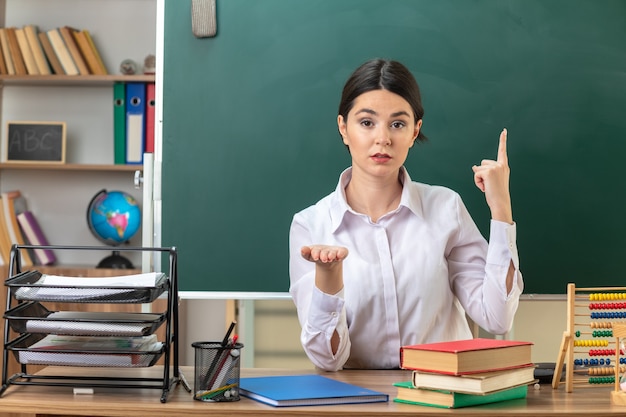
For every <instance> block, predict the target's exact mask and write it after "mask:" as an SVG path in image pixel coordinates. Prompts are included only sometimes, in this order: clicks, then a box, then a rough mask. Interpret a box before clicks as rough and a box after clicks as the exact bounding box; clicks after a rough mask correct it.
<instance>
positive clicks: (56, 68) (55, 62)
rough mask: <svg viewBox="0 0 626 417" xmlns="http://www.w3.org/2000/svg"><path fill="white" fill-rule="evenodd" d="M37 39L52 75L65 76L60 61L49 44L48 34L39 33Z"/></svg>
mask: <svg viewBox="0 0 626 417" xmlns="http://www.w3.org/2000/svg"><path fill="white" fill-rule="evenodd" d="M37 37H38V38H39V42H40V43H41V47H42V48H43V51H44V53H45V54H46V59H47V60H48V63H49V64H50V67H52V72H53V73H54V74H65V70H64V69H63V66H62V65H61V61H59V57H58V56H57V53H56V52H55V51H54V48H53V47H52V44H51V43H50V39H49V38H48V34H47V33H46V32H39V33H38V34H37Z"/></svg>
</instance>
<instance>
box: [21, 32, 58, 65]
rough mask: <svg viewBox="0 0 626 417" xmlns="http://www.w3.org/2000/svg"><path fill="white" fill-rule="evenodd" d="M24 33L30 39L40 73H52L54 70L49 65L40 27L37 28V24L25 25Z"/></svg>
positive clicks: (29, 42) (29, 43)
mask: <svg viewBox="0 0 626 417" xmlns="http://www.w3.org/2000/svg"><path fill="white" fill-rule="evenodd" d="M24 33H25V34H26V39H28V45H29V46H30V50H31V52H32V53H33V58H34V59H35V64H36V65H37V70H38V71H39V74H42V75H49V74H51V73H52V71H51V70H50V65H48V60H47V59H46V54H45V52H44V50H43V47H42V45H41V42H40V40H39V36H38V34H39V28H37V26H35V25H25V26H24Z"/></svg>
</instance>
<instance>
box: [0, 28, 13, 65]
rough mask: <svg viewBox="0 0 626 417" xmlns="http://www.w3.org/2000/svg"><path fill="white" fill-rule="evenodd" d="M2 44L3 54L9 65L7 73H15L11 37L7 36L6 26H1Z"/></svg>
mask: <svg viewBox="0 0 626 417" xmlns="http://www.w3.org/2000/svg"><path fill="white" fill-rule="evenodd" d="M0 45H2V56H3V57H4V62H5V64H6V66H7V74H9V75H14V74H15V66H14V65H13V58H12V57H11V49H10V48H9V38H8V37H7V30H6V28H0Z"/></svg>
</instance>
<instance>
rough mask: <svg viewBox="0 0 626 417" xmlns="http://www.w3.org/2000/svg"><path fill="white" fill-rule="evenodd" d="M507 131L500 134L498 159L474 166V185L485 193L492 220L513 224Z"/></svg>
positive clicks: (504, 130)
mask: <svg viewBox="0 0 626 417" xmlns="http://www.w3.org/2000/svg"><path fill="white" fill-rule="evenodd" d="M506 141H507V130H506V129H503V130H502V132H501V133H500V144H499V145H498V157H497V159H496V160H495V161H494V160H491V159H483V160H482V161H481V163H480V166H476V165H474V166H473V167H472V170H473V171H474V184H476V187H478V188H479V189H480V190H481V191H482V192H483V193H485V198H486V200H487V205H488V206H489V209H490V210H491V218H492V219H494V220H499V221H503V222H507V223H513V214H512V208H511V195H510V192H509V175H510V169H509V159H508V156H507V153H506Z"/></svg>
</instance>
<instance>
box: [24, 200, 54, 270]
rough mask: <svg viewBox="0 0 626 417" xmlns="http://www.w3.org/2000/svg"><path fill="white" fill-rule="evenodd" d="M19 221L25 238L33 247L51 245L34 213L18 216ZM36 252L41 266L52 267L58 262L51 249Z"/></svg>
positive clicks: (37, 249) (27, 212)
mask: <svg viewBox="0 0 626 417" xmlns="http://www.w3.org/2000/svg"><path fill="white" fill-rule="evenodd" d="M17 220H18V222H19V224H20V227H21V228H22V232H24V236H25V237H26V239H28V242H29V243H30V244H31V245H36V246H45V245H49V243H48V239H46V236H45V235H44V233H43V230H42V229H41V227H39V223H38V222H37V219H36V218H35V216H34V215H33V213H32V212H30V211H25V212H23V213H20V214H18V215H17ZM34 252H35V255H36V257H37V260H38V263H39V264H40V265H51V264H53V263H55V262H56V256H55V255H54V252H53V251H52V250H50V249H39V248H36V249H35V250H34Z"/></svg>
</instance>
